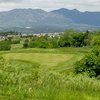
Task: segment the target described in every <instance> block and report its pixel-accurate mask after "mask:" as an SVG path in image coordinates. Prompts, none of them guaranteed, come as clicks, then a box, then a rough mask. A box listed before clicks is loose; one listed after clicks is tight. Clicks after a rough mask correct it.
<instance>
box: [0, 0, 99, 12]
mask: <svg viewBox="0 0 100 100" xmlns="http://www.w3.org/2000/svg"><path fill="white" fill-rule="evenodd" d="M16 8H17V9H19V8H32V9H43V10H46V11H51V10H54V9H59V8H67V9H78V10H80V11H100V0H0V11H7V10H11V9H16Z"/></svg>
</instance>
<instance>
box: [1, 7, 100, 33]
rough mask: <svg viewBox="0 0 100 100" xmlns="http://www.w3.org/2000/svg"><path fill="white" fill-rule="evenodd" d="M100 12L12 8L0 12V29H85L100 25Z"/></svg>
mask: <svg viewBox="0 0 100 100" xmlns="http://www.w3.org/2000/svg"><path fill="white" fill-rule="evenodd" d="M99 18H100V12H93V13H92V12H84V13H83V12H80V11H78V10H76V9H74V10H68V9H64V8H62V9H59V10H54V11H51V12H46V11H43V10H41V9H14V10H11V11H6V12H0V31H11V30H13V31H21V32H30V33H32V32H36V33H37V32H61V31H64V30H65V29H67V28H72V29H78V30H87V29H95V28H97V27H96V26H99V25H100V20H99Z"/></svg>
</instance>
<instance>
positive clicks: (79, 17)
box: [52, 8, 100, 26]
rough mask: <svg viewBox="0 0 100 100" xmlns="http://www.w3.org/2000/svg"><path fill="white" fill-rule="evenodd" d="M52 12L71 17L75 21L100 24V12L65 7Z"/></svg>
mask: <svg viewBox="0 0 100 100" xmlns="http://www.w3.org/2000/svg"><path fill="white" fill-rule="evenodd" d="M52 12H53V13H57V14H61V15H63V16H65V17H66V18H70V19H71V20H72V21H73V22H74V23H78V24H88V25H94V26H100V12H88V11H86V12H80V11H78V10H77V9H73V10H68V9H65V8H61V9H59V10H54V11H52Z"/></svg>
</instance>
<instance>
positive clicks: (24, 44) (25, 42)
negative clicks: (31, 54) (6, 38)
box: [23, 39, 29, 48]
mask: <svg viewBox="0 0 100 100" xmlns="http://www.w3.org/2000/svg"><path fill="white" fill-rule="evenodd" d="M28 44H29V40H28V39H26V40H25V41H24V43H23V48H28V46H29V45H28Z"/></svg>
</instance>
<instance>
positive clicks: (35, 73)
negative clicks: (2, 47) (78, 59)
mask: <svg viewBox="0 0 100 100" xmlns="http://www.w3.org/2000/svg"><path fill="white" fill-rule="evenodd" d="M0 100H100V81H99V80H97V79H95V78H89V77H88V76H87V75H65V74H60V73H57V72H52V71H51V72H50V71H49V72H45V74H42V75H41V72H40V70H39V65H38V64H36V63H30V62H26V61H19V60H13V61H10V62H6V61H5V60H4V59H2V58H1V59H0Z"/></svg>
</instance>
